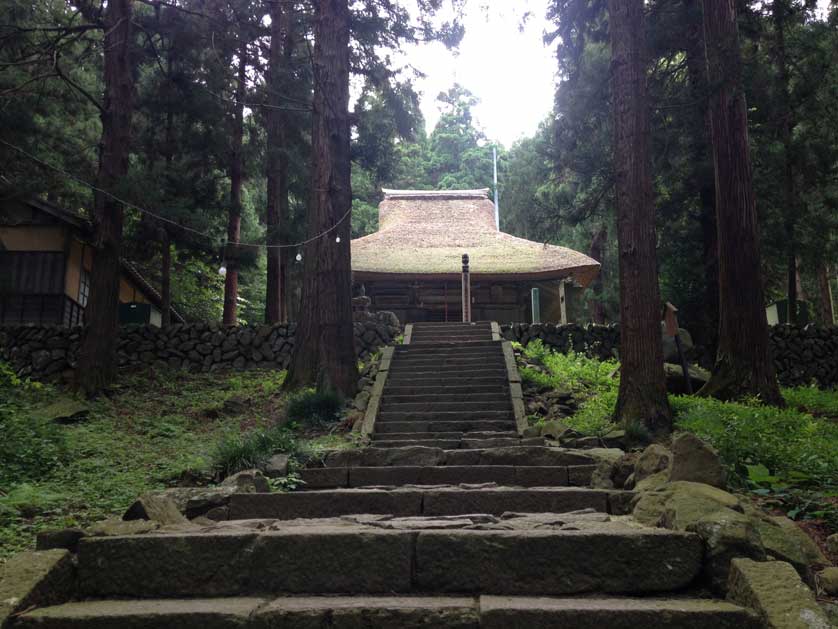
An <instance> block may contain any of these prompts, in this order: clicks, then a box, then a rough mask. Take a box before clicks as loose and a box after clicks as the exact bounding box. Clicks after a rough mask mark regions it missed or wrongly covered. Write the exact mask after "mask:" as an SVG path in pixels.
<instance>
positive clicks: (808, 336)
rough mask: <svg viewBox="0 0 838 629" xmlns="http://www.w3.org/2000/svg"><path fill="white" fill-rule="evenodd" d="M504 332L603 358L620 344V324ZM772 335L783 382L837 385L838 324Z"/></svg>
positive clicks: (520, 327) (782, 328)
mask: <svg viewBox="0 0 838 629" xmlns="http://www.w3.org/2000/svg"><path fill="white" fill-rule="evenodd" d="M501 332H502V334H503V336H504V338H506V339H508V340H510V341H518V342H519V343H521V344H522V345H526V344H527V343H529V342H530V341H531V340H535V339H541V341H542V342H543V343H544V344H545V345H547V346H549V347H551V348H553V349H555V350H557V351H560V352H567V351H569V350H571V349H572V350H575V351H577V352H584V353H586V354H587V355H589V356H593V357H596V358H601V359H602V358H610V357H616V356H617V355H618V350H619V346H620V329H619V326H617V325H579V324H575V323H570V324H567V325H561V324H554V323H531V324H530V323H512V324H506V325H503V326H501ZM769 338H770V341H771V348H772V352H773V356H774V364H775V366H776V367H777V374H778V377H779V379H780V383H781V384H783V385H784V386H797V385H805V384H811V383H812V382H815V383H817V384H818V385H819V386H821V387H824V388H828V387H835V386H838V327H836V326H830V327H819V326H815V325H807V326H805V327H795V326H790V325H776V326H772V327H771V328H769Z"/></svg>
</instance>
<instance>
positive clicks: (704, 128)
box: [684, 0, 719, 362]
mask: <svg viewBox="0 0 838 629" xmlns="http://www.w3.org/2000/svg"><path fill="white" fill-rule="evenodd" d="M684 9H685V13H686V15H685V23H686V24H687V72H688V76H689V86H690V96H691V99H692V100H693V102H695V103H696V105H695V106H694V109H693V123H692V125H691V129H692V135H693V137H692V139H691V153H692V160H691V164H692V172H691V173H690V178H691V179H692V185H693V187H694V188H695V189H696V190H698V202H699V208H700V214H699V222H700V224H701V241H702V254H703V255H702V259H703V261H704V313H703V315H704V331H703V333H702V335H701V336H702V343H701V344H702V345H703V346H704V347H705V348H706V350H705V351H706V356H707V357H708V362H710V361H712V357H713V356H715V355H716V345H717V343H718V336H717V335H718V333H719V242H718V238H717V237H716V231H717V228H716V203H715V196H716V191H715V185H714V181H713V162H712V160H711V158H710V147H709V144H710V118H709V112H708V111H707V104H708V96H709V86H708V85H707V62H706V59H705V57H704V24H703V19H702V15H701V3H700V2H699V0H690V1H689V2H687V3H685V5H684Z"/></svg>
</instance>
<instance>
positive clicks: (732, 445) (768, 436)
mask: <svg viewBox="0 0 838 629" xmlns="http://www.w3.org/2000/svg"><path fill="white" fill-rule="evenodd" d="M670 403H671V405H672V408H673V411H674V412H675V416H676V420H675V421H676V425H677V426H678V427H679V428H681V429H685V430H690V431H692V432H694V433H696V434H697V435H699V436H700V437H702V438H703V439H706V440H707V441H708V442H710V443H711V444H712V445H713V446H714V447H715V448H717V449H718V450H719V454H720V455H721V457H722V459H724V461H725V462H726V463H727V464H728V465H729V466H730V467H731V469H732V470H733V471H734V472H735V473H736V475H737V476H738V477H739V478H742V479H747V478H748V477H749V468H748V466H762V467H759V468H754V469H757V470H761V469H763V468H764V469H767V470H769V473H770V475H772V476H776V477H777V478H781V479H785V480H791V481H794V482H803V481H808V482H813V483H818V484H831V485H838V425H836V424H834V423H832V422H828V421H820V420H817V419H815V418H814V417H813V416H811V415H809V414H807V413H802V412H800V411H798V410H795V409H788V408H787V409H778V408H774V407H770V406H763V405H761V404H758V403H756V402H750V403H733V402H720V401H718V400H713V399H704V398H694V397H687V396H673V397H671V398H670ZM750 473H751V474H753V473H754V472H753V471H751V472H750Z"/></svg>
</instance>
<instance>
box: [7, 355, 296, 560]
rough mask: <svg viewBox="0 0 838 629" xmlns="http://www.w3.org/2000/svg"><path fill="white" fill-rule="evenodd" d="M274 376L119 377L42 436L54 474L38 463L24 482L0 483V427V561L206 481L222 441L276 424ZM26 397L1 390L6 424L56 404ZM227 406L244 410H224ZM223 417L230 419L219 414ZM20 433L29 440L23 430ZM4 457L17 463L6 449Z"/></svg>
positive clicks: (151, 373)
mask: <svg viewBox="0 0 838 629" xmlns="http://www.w3.org/2000/svg"><path fill="white" fill-rule="evenodd" d="M283 375H284V374H283V373H282V372H276V371H273V370H269V371H248V372H247V373H246V374H241V373H237V374H190V373H184V372H180V371H176V372H169V371H155V370H148V371H143V372H138V373H131V374H127V373H123V374H121V375H120V378H119V380H118V382H117V384H116V386H115V387H114V389H113V390H114V394H113V395H112V396H110V397H102V398H99V399H97V400H96V401H95V402H93V403H92V404H90V413H89V415H88V417H87V418H86V419H84V420H83V421H81V422H79V423H75V424H71V425H54V426H50V427H49V431H50V432H49V434H50V435H51V436H55V437H56V439H57V441H56V442H55V443H57V444H59V447H60V448H61V455H60V461H59V464H58V465H54V466H52V467H50V466H49V465H47V462H48V458H45V459H44V461H43V462H42V464H41V465H40V466H38V467H36V469H35V470H34V472H31V473H29V472H27V473H26V475H21V476H17V475H12V474H8V473H7V469H8V468H7V460H8V456H7V453H6V450H5V449H4V448H5V447H6V446H7V444H9V443H11V439H10V438H9V436H8V435H9V434H10V433H7V431H6V429H5V427H4V428H3V433H2V435H3V439H2V440H0V456H2V457H3V458H2V463H0V476H2V480H0V561H2V560H3V558H5V557H6V556H8V555H10V554H12V553H14V552H17V551H18V550H22V549H24V548H29V547H31V546H32V544H33V542H34V538H35V534H36V533H37V532H38V531H41V530H44V529H48V528H60V527H66V526H87V525H89V524H91V523H92V522H94V521H97V520H100V519H102V518H105V517H114V516H116V517H118V516H120V515H122V513H123V512H124V511H125V509H126V508H127V506H128V505H129V504H131V502H132V501H133V500H134V499H135V498H136V497H137V496H138V495H140V494H142V493H144V492H147V491H151V490H155V489H161V488H163V487H165V486H167V485H168V484H171V483H172V482H174V481H175V480H176V479H179V478H181V477H182V476H183V475H184V474H188V475H193V474H195V473H199V474H200V475H206V474H208V473H210V472H212V471H213V470H212V462H213V454H214V453H215V449H216V445H217V444H218V443H219V442H220V441H221V440H222V439H224V438H225V437H226V436H228V435H230V434H248V433H250V432H264V431H268V430H269V429H270V427H271V426H273V425H275V424H276V423H277V422H278V421H279V420H280V418H281V412H282V407H283V400H282V399H281V398H279V397H277V394H276V392H277V390H278V386H279V384H280V383H281V382H282V379H283ZM2 386H3V387H5V386H6V385H5V384H4V385H2ZM32 387H33V390H32V391H30V392H28V393H27V392H26V391H22V390H21V388H20V387H17V388H15V389H13V393H12V394H11V395H9V394H8V389H6V388H3V389H2V391H0V407H2V408H3V409H4V411H3V412H5V411H6V410H8V408H9V404H10V403H12V404H14V412H15V417H20V418H24V417H25V418H30V417H38V416H39V413H40V412H41V409H42V408H43V407H45V406H47V405H54V404H55V402H56V401H58V400H60V399H62V397H65V396H66V394H65V393H64V392H63V391H61V390H59V389H56V388H52V387H47V386H44V387H43V388H41V389H40V390H36V387H35V386H34V384H33V385H32ZM231 399H235V400H237V401H239V402H244V403H243V404H242V403H239V404H235V405H229V406H228V407H225V404H224V403H225V402H226V401H228V400H231ZM224 408H229V409H230V410H227V411H223V412H219V409H224ZM4 417H8V415H4ZM21 421H23V420H21ZM27 421H28V420H27ZM23 425H25V426H27V428H29V429H30V430H31V428H30V424H28V423H27V424H23ZM24 437H25V438H27V439H29V437H27V436H26V435H24ZM18 443H19V441H18ZM24 443H30V441H26V442H24ZM47 444H48V445H49V449H48V450H47V451H48V452H53V451H54V450H53V445H52V444H53V441H48V442H47ZM39 447H40V446H39ZM9 449H10V450H11V451H12V455H13V456H17V453H16V452H15V451H14V450H15V448H14V447H11V448H9ZM31 460H34V459H29V458H27V461H31ZM26 469H27V470H30V469H31V466H29V465H28V464H27V468H26Z"/></svg>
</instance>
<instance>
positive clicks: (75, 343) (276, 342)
mask: <svg viewBox="0 0 838 629" xmlns="http://www.w3.org/2000/svg"><path fill="white" fill-rule="evenodd" d="M296 327H297V324H296V323H289V324H279V325H273V326H271V325H258V326H241V327H223V326H221V325H219V324H203V323H196V324H187V325H181V324H176V325H172V326H171V327H169V328H166V329H162V328H156V327H153V326H126V327H124V328H122V330H121V333H120V339H119V347H118V350H117V354H118V359H119V365H120V367H132V366H150V365H154V366H157V367H170V368H174V369H189V370H192V371H216V370H220V369H236V370H243V369H253V368H270V367H276V368H280V369H284V368H285V367H287V366H288V363H289V361H290V360H291V352H292V350H293V348H294V333H295V330H296ZM401 330H402V328H401V324H400V323H399V320H398V318H396V316H395V315H394V314H393V313H392V312H378V313H375V314H369V313H359V314H358V315H357V316H356V321H355V349H356V351H357V353H358V358H359V359H361V360H365V359H366V358H368V357H369V356H370V355H371V354H372V353H374V352H375V351H377V350H378V349H379V348H381V347H383V346H384V345H389V344H391V343H393V341H394V339H395V338H396V337H397V336H398V335H399V334H401ZM80 339H81V328H63V327H55V326H19V327H0V359H2V360H5V361H7V362H9V363H11V365H12V367H13V368H14V369H15V371H16V372H17V373H18V375H20V376H30V377H32V378H33V379H35V380H42V379H47V378H50V377H51V376H53V377H54V376H55V375H57V374H61V373H62V372H64V371H65V370H67V369H72V368H73V367H74V366H75V364H76V356H77V353H78V347H79V341H80Z"/></svg>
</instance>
